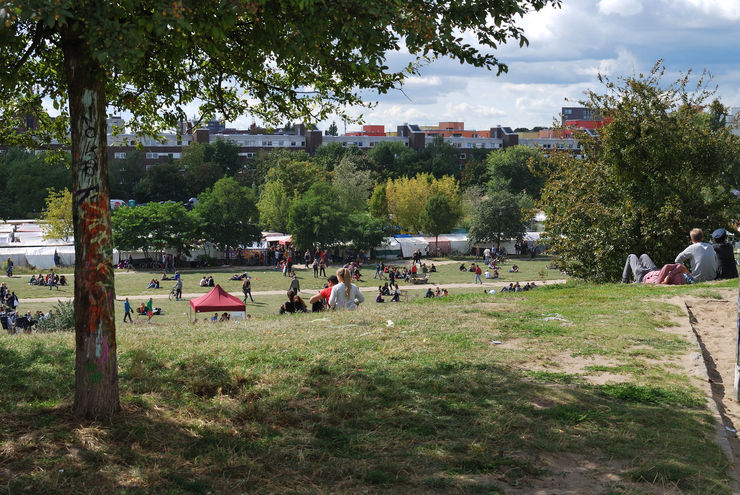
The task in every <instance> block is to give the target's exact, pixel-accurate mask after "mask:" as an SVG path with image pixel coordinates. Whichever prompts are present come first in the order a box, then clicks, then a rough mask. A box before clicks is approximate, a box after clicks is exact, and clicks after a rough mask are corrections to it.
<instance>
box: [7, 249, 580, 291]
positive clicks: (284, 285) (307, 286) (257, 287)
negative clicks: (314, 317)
mask: <svg viewBox="0 0 740 495" xmlns="http://www.w3.org/2000/svg"><path fill="white" fill-rule="evenodd" d="M408 261H409V260H406V262H404V263H393V266H399V267H402V266H410V264H409V263H408ZM471 261H475V260H473V259H472V258H470V259H468V260H466V261H465V265H466V266H468V267H469V266H470V262H471ZM515 263H516V264H518V265H519V267H520V272H519V273H509V272H508V270H509V269H510V268H511V265H513V264H515ZM548 264H549V260H547V259H544V258H537V259H535V260H530V259H526V258H525V259H523V260H521V261H518V260H514V261H508V262H507V263H506V264H504V265H503V266H502V267H501V270H500V275H501V278H500V279H499V280H496V281H495V282H497V283H498V282H516V281H531V280H537V281H539V280H553V279H566V278H567V277H566V276H565V275H562V274H560V272H559V271H558V270H552V269H548V268H547V265H548ZM458 267H459V263H457V262H456V263H452V264H444V265H438V266H437V270H438V272H437V273H432V274H430V283H432V284H435V285H441V286H444V284H450V283H472V282H473V274H470V273H468V272H460V271H459V270H458ZM337 268H339V266H338V265H335V266H331V267H328V268H327V270H326V273H327V275H332V274H334V273H335V272H336V270H337ZM67 271H70V272H71V271H72V270H62V271H61V272H60V273H66V272H67ZM244 271H247V272H248V273H249V274H250V276H251V277H252V292H259V291H268V290H281V291H282V290H284V291H287V290H288V287H289V286H290V279H289V278H288V277H285V276H283V274H282V272H280V271H278V270H274V269H272V268H271V267H218V268H213V269H206V270H204V269H199V270H193V271H190V270H182V271H181V274H182V279H183V292H184V293H186V294H205V293H206V292H208V291H209V290H210V289H211V288H210V287H200V286H199V285H198V284H199V283H200V280H201V278H203V276H204V275H211V276H213V278H214V280H215V282H216V283H218V284H220V285H221V287H223V288H224V289H225V290H227V291H229V292H232V293H237V294H240V293H241V288H242V282H241V281H232V280H229V278H230V277H231V276H232V275H233V274H235V273H244ZM362 274H363V277H362V281H361V282H359V284H358V285H359V286H360V287H377V285H379V284H380V282H379V281H378V279H374V278H373V275H374V274H375V265H374V264H370V265H368V266H366V267H365V268H364V269H363V270H362ZM161 275H162V273H161V272H154V271H138V272H133V271H131V272H126V271H124V270H116V276H115V284H116V295H117V296H118V297H125V296H148V295H156V294H160V295H161V294H164V295H167V294H168V293H169V291H170V289H171V288H172V287H173V286H174V285H175V283H174V281H169V280H165V281H161V282H160V288H159V289H147V285H148V284H149V281H150V280H151V279H152V278H157V279H159V278H160V277H161ZM296 275H297V276H298V279H299V282H300V284H301V290H302V291H305V292H313V291H316V290H320V289H322V288H323V284H324V283H325V282H326V277H320V278H314V276H313V270H312V269H308V270H306V269H305V268H304V266H303V265H298V266H297V267H296ZM168 276H170V277H171V276H172V273H169V274H168ZM29 277H30V275H18V276H14V277H12V278H10V279H9V278H7V277H0V281H3V282H6V283H7V284H8V287H9V288H10V289H11V290H13V291H15V293H16V294H17V295H18V298H19V299H20V300H21V301H23V300H24V299H35V298H48V297H72V296H73V295H74V289H73V281H74V275H72V274H71V273H70V274H68V275H67V278H68V280H69V285H67V286H66V287H60V288H59V289H58V290H57V289H54V290H49V288H48V287H37V286H30V285H28V279H29ZM386 280H387V279H386ZM488 282H493V281H490V280H489V281H488ZM400 285H402V286H403V285H409V284H405V283H404V282H401V283H400Z"/></svg>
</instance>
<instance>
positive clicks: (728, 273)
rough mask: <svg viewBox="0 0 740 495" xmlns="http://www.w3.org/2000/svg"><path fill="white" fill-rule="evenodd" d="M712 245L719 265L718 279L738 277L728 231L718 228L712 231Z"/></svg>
mask: <svg viewBox="0 0 740 495" xmlns="http://www.w3.org/2000/svg"><path fill="white" fill-rule="evenodd" d="M712 247H714V252H715V253H716V254H717V260H718V261H719V266H718V268H717V279H722V278H737V263H736V262H735V253H734V251H733V249H732V244H730V243H729V242H727V231H726V230H725V229H717V230H715V231H714V232H712Z"/></svg>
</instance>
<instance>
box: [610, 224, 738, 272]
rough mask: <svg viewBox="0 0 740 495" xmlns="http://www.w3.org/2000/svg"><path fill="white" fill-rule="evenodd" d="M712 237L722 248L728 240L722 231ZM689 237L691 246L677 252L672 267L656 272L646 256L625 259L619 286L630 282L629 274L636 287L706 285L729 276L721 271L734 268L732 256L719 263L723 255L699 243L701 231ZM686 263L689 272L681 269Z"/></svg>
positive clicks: (656, 269) (701, 235) (701, 237)
mask: <svg viewBox="0 0 740 495" xmlns="http://www.w3.org/2000/svg"><path fill="white" fill-rule="evenodd" d="M715 235H716V236H717V237H716V241H719V242H718V243H719V244H724V238H726V236H727V233H726V232H725V230H724V229H717V230H716V231H714V233H713V234H712V237H715ZM690 237H691V245H690V246H689V247H687V248H686V249H684V250H683V251H682V252H680V253H679V254H678V256H676V259H675V261H674V262H673V263H670V264H667V265H664V266H663V268H661V269H658V267H657V266H656V265H655V263H653V260H651V259H650V256H648V255H647V254H643V255H642V256H640V257H639V258H638V257H637V255H634V254H630V255H629V256H627V261H626V262H625V265H624V270H623V271H622V282H623V283H628V282H629V281H630V280H631V277H630V273H631V274H632V277H633V278H634V280H635V282H637V283H648V284H651V283H652V284H672V285H681V284H686V283H689V284H690V283H694V282H706V281H710V280H714V279H716V278H718V277H723V272H724V271H727V272H729V270H728V269H725V270H723V268H724V266H725V265H730V266H731V267H732V268H734V267H735V260H734V257H733V256H732V254H730V256H729V259H728V260H724V259H721V256H723V254H724V253H720V251H719V250H716V248H715V247H713V246H712V245H711V244H709V243H706V242H702V241H703V239H704V233H703V232H702V230H701V229H693V230H692V231H691V233H690ZM715 251H717V252H715ZM686 261H689V262H690V263H691V272H689V271H688V270H687V269H686V267H685V266H684V265H683V263H684V262H686ZM736 270H737V269H736V268H735V274H734V276H735V277H737V271H736ZM726 275H728V276H727V277H726V278H730V277H731V276H730V275H729V273H728V274H726Z"/></svg>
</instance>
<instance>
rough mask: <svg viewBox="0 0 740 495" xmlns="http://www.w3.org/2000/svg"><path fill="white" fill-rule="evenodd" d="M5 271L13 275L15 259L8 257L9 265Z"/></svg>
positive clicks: (10, 275)
mask: <svg viewBox="0 0 740 495" xmlns="http://www.w3.org/2000/svg"><path fill="white" fill-rule="evenodd" d="M5 273H7V274H8V277H12V276H13V260H11V259H10V258H8V265H7V267H6V268H5Z"/></svg>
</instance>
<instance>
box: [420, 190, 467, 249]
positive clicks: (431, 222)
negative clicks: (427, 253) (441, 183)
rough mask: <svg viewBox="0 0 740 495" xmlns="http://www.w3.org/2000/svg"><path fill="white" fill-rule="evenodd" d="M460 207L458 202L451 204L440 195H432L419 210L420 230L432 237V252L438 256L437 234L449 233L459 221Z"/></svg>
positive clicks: (445, 197) (446, 197) (445, 196)
mask: <svg viewBox="0 0 740 495" xmlns="http://www.w3.org/2000/svg"><path fill="white" fill-rule="evenodd" d="M461 213H462V205H461V203H460V201H459V200H458V201H457V202H452V201H450V198H449V197H448V196H447V195H445V194H441V193H436V194H432V195H431V196H430V197H429V199H427V202H426V203H424V208H423V209H422V210H421V218H420V223H421V228H422V230H424V231H425V232H429V233H430V234H432V235H434V252H435V253H436V254H439V253H438V251H439V234H443V233H445V232H449V231H450V229H452V227H454V226H455V224H456V223H457V221H458V220H459V219H460V214H461Z"/></svg>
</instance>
